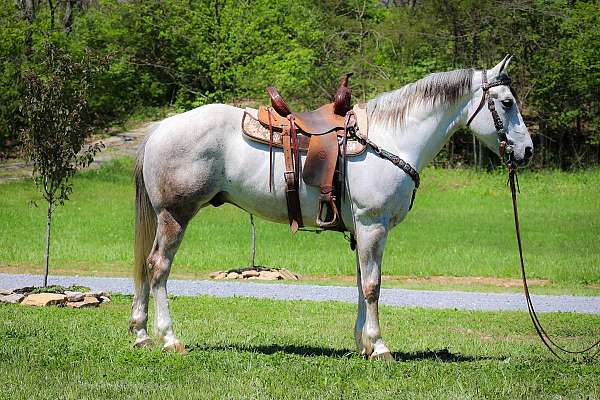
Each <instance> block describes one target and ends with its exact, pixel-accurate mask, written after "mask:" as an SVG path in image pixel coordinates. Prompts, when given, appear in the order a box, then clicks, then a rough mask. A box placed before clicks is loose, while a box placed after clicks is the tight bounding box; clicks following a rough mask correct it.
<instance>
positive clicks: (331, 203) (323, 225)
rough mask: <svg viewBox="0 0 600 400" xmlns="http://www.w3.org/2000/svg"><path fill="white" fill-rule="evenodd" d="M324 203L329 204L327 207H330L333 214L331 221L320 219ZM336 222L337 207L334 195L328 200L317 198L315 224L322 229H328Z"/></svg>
mask: <svg viewBox="0 0 600 400" xmlns="http://www.w3.org/2000/svg"><path fill="white" fill-rule="evenodd" d="M324 205H329V208H330V209H331V213H332V214H333V217H332V218H331V221H323V220H322V219H321V216H322V215H323V209H324V207H323V206H324ZM337 222H338V209H337V206H336V205H335V197H334V196H331V197H330V198H329V199H328V200H319V213H318V214H317V226H318V227H319V228H322V229H329V228H333V227H335V226H336V225H337Z"/></svg>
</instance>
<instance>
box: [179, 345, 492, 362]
mask: <svg viewBox="0 0 600 400" xmlns="http://www.w3.org/2000/svg"><path fill="white" fill-rule="evenodd" d="M187 350H188V351H190V352H192V351H196V350H199V351H228V350H233V351H239V352H249V353H260V354H265V355H272V354H275V353H285V354H293V355H298V356H302V357H331V358H353V357H356V358H359V355H358V353H357V352H356V351H353V350H348V349H332V348H325V347H315V346H296V345H278V344H269V345H258V346H248V345H240V344H231V345H215V346H210V345H201V344H195V345H191V346H190V347H188V349H187ZM393 355H394V360H395V361H426V360H436V361H440V362H473V361H481V360H493V359H499V358H497V357H485V356H466V355H462V354H458V353H452V352H451V351H449V350H448V349H439V350H426V351H417V352H412V353H405V352H394V353H393Z"/></svg>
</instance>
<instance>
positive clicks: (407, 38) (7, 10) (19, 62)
mask: <svg viewBox="0 0 600 400" xmlns="http://www.w3.org/2000/svg"><path fill="white" fill-rule="evenodd" d="M1 1H2V2H3V3H4V7H3V8H2V9H1V10H0V22H1V24H0V34H2V35H3V41H2V43H1V44H0V142H2V141H3V140H5V139H7V138H14V135H15V132H17V131H18V129H19V128H20V127H22V124H23V121H22V116H21V115H19V113H17V112H15V111H16V110H17V106H18V103H19V100H20V98H22V93H23V90H24V88H23V87H22V84H21V83H20V82H19V79H18V77H19V76H20V74H21V71H23V70H25V69H30V68H31V65H30V64H31V63H32V62H35V61H33V60H31V59H30V58H28V57H27V56H25V55H24V54H25V53H26V51H25V50H26V49H25V48H24V45H23V43H24V39H23V38H24V37H25V36H26V33H27V31H28V30H29V29H31V30H32V31H33V50H32V52H34V53H35V52H36V51H38V52H39V50H40V43H43V42H44V40H50V41H52V42H53V43H54V44H55V45H56V46H57V47H60V48H62V49H64V50H65V51H67V52H68V53H69V54H71V55H74V56H77V57H80V56H82V55H83V54H84V53H85V51H86V50H87V51H90V52H92V53H94V54H96V55H97V56H102V55H106V54H111V55H112V59H111V61H110V65H109V67H108V68H107V69H106V70H105V71H103V72H102V73H100V74H99V75H98V77H97V81H96V85H95V86H94V87H93V88H91V90H90V101H89V107H90V112H91V114H92V115H93V117H94V123H95V124H96V126H106V125H110V124H112V123H113V122H115V121H119V120H123V119H125V118H127V117H128V116H129V115H131V114H135V113H140V110H143V109H145V108H150V109H154V108H156V107H165V106H170V107H174V108H176V109H177V110H179V111H185V110H187V109H190V108H193V107H197V106H200V105H203V104H208V103H213V102H229V103H233V104H237V105H246V104H248V105H256V104H257V103H262V102H264V101H265V100H266V95H265V92H264V88H265V87H266V86H268V85H275V86H277V87H278V88H279V90H280V92H281V93H282V94H283V95H284V97H285V98H286V100H288V102H289V103H291V106H292V107H293V108H297V109H306V108H309V107H315V106H317V105H319V104H321V103H323V102H325V101H328V100H329V99H331V97H332V95H333V93H334V91H335V88H336V85H337V83H338V81H339V78H340V77H341V76H342V74H344V73H346V72H354V78H353V81H352V88H353V95H354V98H355V99H357V100H359V101H365V100H368V99H370V98H372V97H374V96H376V95H377V94H379V93H381V92H383V91H387V90H393V89H396V88H399V87H401V86H402V85H404V84H407V83H409V82H413V81H415V80H417V79H419V78H421V77H423V76H424V75H426V74H428V73H431V72H434V71H440V70H448V69H454V68H468V67H486V66H487V67H489V66H491V65H494V64H495V63H496V62H498V61H499V60H500V59H501V58H502V56H503V55H504V54H505V53H507V52H511V53H513V54H515V61H514V63H513V67H512V69H511V75H512V77H513V80H514V82H515V86H516V88H517V89H518V91H519V92H520V94H521V97H522V100H523V110H522V112H523V114H524V116H525V118H526V122H527V123H528V125H529V126H530V128H531V129H530V130H531V132H532V133H533V134H534V135H535V138H534V139H535V147H536V148H537V149H538V153H542V155H541V156H538V157H537V158H536V160H535V161H536V162H537V163H538V164H539V165H546V164H550V165H558V166H560V167H562V168H569V167H571V166H575V167H578V166H585V165H589V164H595V163H597V162H598V160H599V159H600V143H599V142H600V137H599V135H600V133H599V127H600V109H599V107H600V106H599V102H598V101H597V97H598V89H597V88H598V87H599V83H600V82H599V81H600V78H599V76H600V72H599V67H598V65H600V62H599V58H598V57H600V56H599V52H598V51H597V47H598V43H599V42H600V29H598V26H600V23H599V22H600V21H599V19H600V7H598V2H597V0H594V1H569V2H567V1H564V0H550V1H547V0H518V1H508V0H500V1H492V0H484V1H473V0H453V1H443V2H440V1H435V2H430V1H420V0H417V1H387V2H383V1H377V0H370V1H362V0H361V1H359V0H349V1H337V0H326V1H322V0H320V1H315V0H297V1H294V2H289V1H282V0H250V1H235V2H234V1H230V0H210V1H209V0H190V1H187V2H182V1H179V0H162V1H136V2H130V1H120V0H103V1H100V2H82V3H81V5H80V7H79V8H77V9H76V12H75V13H74V16H73V26H72V29H69V30H66V29H59V28H56V27H55V28H52V22H51V17H50V15H51V14H50V12H49V8H48V4H47V3H46V2H34V3H35V4H37V10H36V19H35V20H34V21H33V22H32V24H31V26H29V25H28V22H27V21H26V20H25V19H24V18H23V16H22V12H21V10H19V9H17V7H16V6H15V2H12V1H10V0H1ZM64 12H65V10H64V7H58V8H57V9H56V10H55V13H56V16H55V20H56V21H61V20H62V18H63V17H64V15H63V14H64ZM142 113H143V112H142ZM538 133H540V135H537V134H538ZM542 135H543V136H542ZM546 139H547V140H546ZM0 145H1V143H0ZM449 146H450V148H449V149H448V151H447V152H446V157H447V158H448V164H456V163H465V162H469V160H470V159H471V158H472V157H471V152H472V145H471V141H470V136H465V135H462V137H461V136H459V137H458V138H456V139H453V141H452V142H451V143H450V145H449Z"/></svg>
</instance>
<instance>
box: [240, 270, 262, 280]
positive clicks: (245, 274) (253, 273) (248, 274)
mask: <svg viewBox="0 0 600 400" xmlns="http://www.w3.org/2000/svg"><path fill="white" fill-rule="evenodd" d="M258 275H260V273H259V272H258V271H257V270H255V269H247V270H245V271H242V277H244V278H251V277H256V276H258Z"/></svg>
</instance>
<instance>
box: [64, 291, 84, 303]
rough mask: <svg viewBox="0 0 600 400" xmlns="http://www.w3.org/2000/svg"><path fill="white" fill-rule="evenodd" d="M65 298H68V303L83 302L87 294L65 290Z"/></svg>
mask: <svg viewBox="0 0 600 400" xmlns="http://www.w3.org/2000/svg"><path fill="white" fill-rule="evenodd" d="M65 296H67V301H68V302H74V301H83V298H84V297H85V294H84V293H81V292H71V291H68V290H65Z"/></svg>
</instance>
